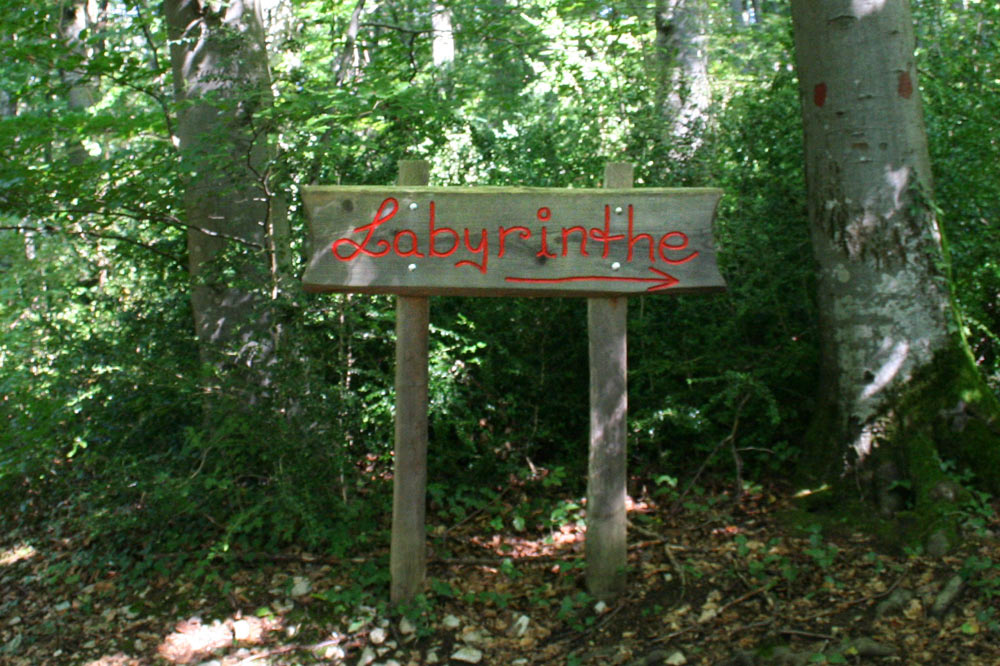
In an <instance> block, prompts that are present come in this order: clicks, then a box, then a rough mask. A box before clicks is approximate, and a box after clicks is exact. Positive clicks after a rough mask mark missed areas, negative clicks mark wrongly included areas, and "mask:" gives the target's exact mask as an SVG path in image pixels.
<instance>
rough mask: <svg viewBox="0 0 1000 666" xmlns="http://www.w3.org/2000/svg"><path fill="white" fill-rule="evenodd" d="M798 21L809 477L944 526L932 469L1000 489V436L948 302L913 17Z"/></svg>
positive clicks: (891, 6)
mask: <svg viewBox="0 0 1000 666" xmlns="http://www.w3.org/2000/svg"><path fill="white" fill-rule="evenodd" d="M792 17H793V20H794V27H795V47H796V62H797V67H798V74H799V87H800V92H801V98H802V109H803V122H804V129H805V148H806V175H807V182H808V187H809V217H810V223H811V226H812V242H813V248H814V253H815V256H816V261H817V262H818V264H819V275H818V290H819V309H820V313H821V317H822V330H823V338H822V341H821V344H822V370H821V372H822V376H821V390H820V403H819V409H818V411H817V416H816V420H815V423H814V428H813V430H812V433H811V435H810V438H809V445H810V447H809V450H807V452H806V456H805V460H804V464H803V469H804V471H805V472H806V474H807V475H808V476H809V477H811V478H813V479H815V480H816V481H817V482H822V481H826V482H833V483H834V484H835V485H836V484H839V485H840V486H841V487H843V488H853V489H860V491H861V493H862V495H864V496H865V497H866V498H868V499H875V500H878V501H879V504H880V507H881V509H882V511H883V513H884V514H885V515H886V516H887V517H888V516H890V515H895V514H899V515H905V516H909V517H910V518H913V516H917V515H919V516H921V518H920V519H919V520H912V521H911V524H912V527H914V530H916V532H919V531H920V530H921V529H924V528H926V529H930V528H931V527H932V526H934V525H937V524H938V523H939V522H940V521H939V520H938V519H939V518H942V516H943V514H944V513H945V510H944V509H940V507H938V505H937V503H936V502H935V498H936V497H937V495H936V493H940V492H941V490H940V489H941V483H942V482H943V479H942V474H941V464H940V463H941V460H943V459H952V458H958V459H960V460H961V461H962V462H963V463H964V464H966V465H969V466H971V467H972V468H973V469H978V470H981V471H982V477H981V481H982V482H983V483H984V484H985V485H987V486H989V487H992V488H994V489H996V488H998V487H1000V439H998V436H997V432H998V431H997V418H996V417H997V414H998V411H997V403H996V399H995V396H993V395H992V394H991V393H990V391H989V390H988V388H987V387H986V385H985V383H984V382H983V380H982V379H981V378H980V377H979V375H978V373H977V371H976V368H975V367H974V364H973V362H972V358H971V355H970V354H969V352H968V348H967V345H966V344H965V341H964V340H963V338H962V334H961V332H960V331H961V327H960V326H959V322H958V321H957V315H956V312H955V310H954V308H953V306H952V302H951V294H950V284H949V272H948V264H947V256H946V252H945V250H944V247H943V242H942V236H941V230H940V228H939V226H938V220H937V219H936V216H935V208H934V205H933V203H932V186H931V169H930V160H929V157H928V152H927V140H926V135H925V131H924V124H923V119H922V115H921V101H920V91H919V88H918V86H917V70H916V66H915V64H914V56H913V47H914V37H913V26H912V18H911V14H910V7H909V3H908V2H907V0H885V1H884V2H874V1H872V2H857V1H851V0H827V1H825V2H813V1H812V0H793V2H792ZM984 463H986V465H985V466H984ZM909 536H910V537H914V536H924V535H922V534H918V533H913V534H909Z"/></svg>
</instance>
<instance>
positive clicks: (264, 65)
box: [164, 0, 289, 393]
mask: <svg viewBox="0 0 1000 666" xmlns="http://www.w3.org/2000/svg"><path fill="white" fill-rule="evenodd" d="M164 12H165V17H166V23H167V30H168V35H169V37H170V40H171V47H170V56H171V65H172V69H173V76H174V88H175V94H176V97H177V100H178V103H179V108H180V110H179V113H178V118H177V136H178V140H179V146H180V151H181V158H182V162H183V163H184V165H185V167H186V172H187V174H188V180H187V182H185V184H184V187H185V191H184V210H185V214H186V217H187V220H186V221H187V223H188V224H189V225H190V227H189V231H188V237H187V241H188V258H189V259H188V261H189V270H190V274H191V279H192V289H191V305H192V310H193V314H194V321H195V331H196V333H197V336H198V341H199V345H200V351H201V356H202V361H203V362H204V363H208V364H211V365H213V366H215V367H216V369H217V370H219V371H222V372H223V373H225V371H226V370H232V369H234V368H236V367H240V368H243V369H250V370H251V373H250V375H251V381H250V384H251V385H254V388H251V389H250V391H251V392H252V393H254V392H258V393H259V392H260V391H261V390H266V386H267V385H268V384H269V383H270V379H269V366H271V365H272V364H273V362H274V361H275V351H276V345H277V337H278V329H277V326H276V324H275V321H274V317H273V314H272V307H271V305H272V303H271V301H272V300H273V299H274V298H275V297H276V296H277V294H278V292H279V291H280V287H281V284H282V281H283V278H284V273H285V271H286V268H287V261H288V257H289V255H288V246H287V243H288V238H287V221H286V219H285V214H284V209H283V206H282V205H281V204H280V200H279V199H277V198H276V197H274V196H273V194H272V192H271V191H270V183H269V178H268V164H269V157H270V155H269V146H268V127H267V124H266V122H265V121H263V120H262V119H261V116H260V115H259V114H258V112H259V111H260V110H261V109H263V108H264V107H266V106H267V105H269V104H270V102H271V88H270V84H271V79H270V72H269V69H268V62H267V54H266V50H265V44H264V34H263V29H262V26H261V19H260V16H259V14H258V3H255V2H251V1H249V0H248V1H243V0H232V1H230V2H228V3H224V4H220V3H208V2H198V1H192V0H167V1H166V2H165V3H164Z"/></svg>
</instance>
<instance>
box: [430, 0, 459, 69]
mask: <svg viewBox="0 0 1000 666" xmlns="http://www.w3.org/2000/svg"><path fill="white" fill-rule="evenodd" d="M431 30H432V31H433V36H432V39H431V62H433V63H434V66H435V67H449V66H451V64H452V63H454V62H455V32H454V30H453V29H452V27H451V7H447V6H445V5H443V4H441V3H440V2H433V3H431Z"/></svg>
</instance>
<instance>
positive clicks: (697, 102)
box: [656, 0, 712, 160]
mask: <svg viewBox="0 0 1000 666" xmlns="http://www.w3.org/2000/svg"><path fill="white" fill-rule="evenodd" d="M706 34H707V27H706V7H705V3H704V0H657V5H656V52H657V56H658V58H659V59H660V71H661V75H660V83H659V91H660V93H659V94H660V95H661V96H662V97H661V99H662V101H661V103H660V105H661V108H662V109H663V113H664V115H666V117H667V119H668V120H669V122H670V134H671V137H670V139H671V141H672V142H673V145H674V146H675V147H674V149H673V150H671V155H672V157H673V158H674V159H676V160H684V159H687V158H690V157H691V155H692V154H693V153H694V152H695V151H696V150H697V149H698V147H699V145H700V144H701V138H700V136H701V133H702V129H703V127H704V124H705V122H706V120H707V115H708V107H709V104H710V103H711V101H712V93H711V89H710V88H709V82H708V50H707V48H706V44H705V40H706Z"/></svg>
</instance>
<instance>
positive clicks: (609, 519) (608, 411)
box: [586, 162, 632, 599]
mask: <svg viewBox="0 0 1000 666" xmlns="http://www.w3.org/2000/svg"><path fill="white" fill-rule="evenodd" d="M604 187H605V188H615V189H617V188H630V187H632V165H631V164H628V163H624V162H612V163H610V164H608V165H607V166H606V167H605V170H604ZM627 311H628V308H627V300H626V298H625V297H624V296H619V297H613V298H589V299H587V329H588V333H589V338H590V345H589V347H590V457H589V465H588V468H589V470H588V477H587V541H586V557H587V589H588V590H589V591H590V594H591V595H593V596H594V597H596V598H598V599H611V598H613V597H616V596H618V595H619V594H621V593H622V592H624V591H625V565H626V555H627V551H626V543H625V536H626V534H625V524H626V515H625V482H626V450H625V439H626V417H627V413H628V393H627V387H626V374H627V370H628V367H627V360H626V358H627V357H626V349H627V347H626V314H627Z"/></svg>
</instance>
